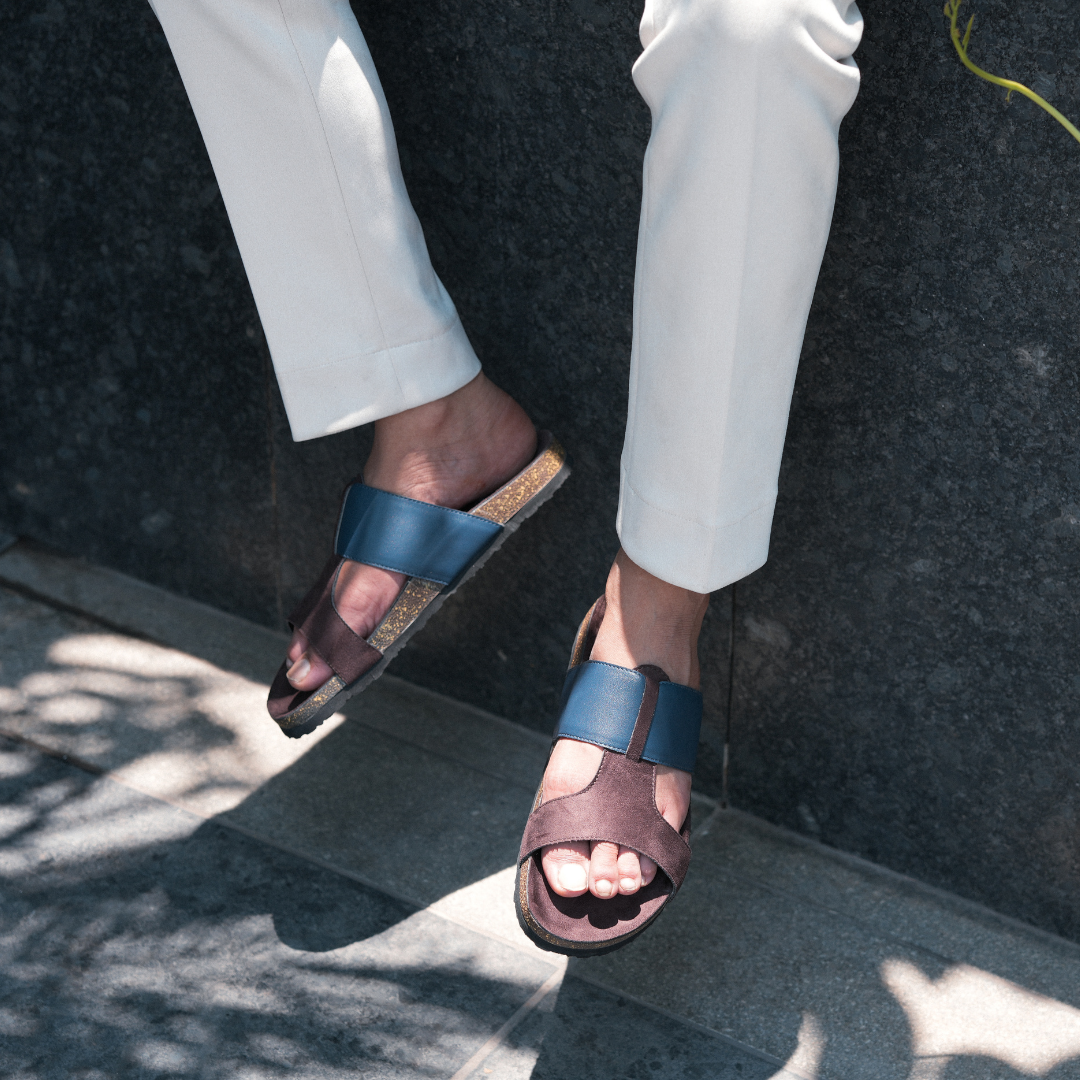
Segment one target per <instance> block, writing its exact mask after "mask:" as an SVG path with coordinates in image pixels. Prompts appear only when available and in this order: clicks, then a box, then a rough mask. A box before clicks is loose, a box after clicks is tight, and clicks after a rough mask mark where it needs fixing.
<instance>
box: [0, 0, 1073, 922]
mask: <svg viewBox="0 0 1080 1080" xmlns="http://www.w3.org/2000/svg"><path fill="white" fill-rule="evenodd" d="M638 6H639V5H629V4H622V3H616V2H615V0H520V2H519V0H504V2H502V3H500V4H492V3H489V2H487V0H475V2H467V0H431V2H428V3H424V4H420V3H407V2H404V0H398V2H396V3H392V4H391V3H387V2H385V0H362V2H360V3H358V4H357V12H358V15H359V17H360V20H361V25H362V26H363V27H364V29H365V32H366V33H367V36H368V40H369V43H370V45H371V49H372V52H373V54H374V56H375V59H376V62H377V63H378V64H379V65H380V71H381V74H382V79H383V82H384V85H385V88H386V92H387V96H388V98H389V101H390V105H391V110H392V112H393V115H394V118H395V123H396V126H397V131H398V136H399V141H400V146H401V154H402V161H403V167H404V171H405V174H406V179H407V181H408V184H409V187H410V191H411V192H412V195H413V199H414V202H415V204H416V207H417V210H418V212H419V214H420V217H421V220H422V222H423V224H424V227H425V231H426V234H427V237H428V243H429V246H430V249H431V252H432V258H433V260H434V262H435V265H436V267H437V269H438V270H439V272H440V273H441V274H442V276H443V278H444V280H445V282H446V284H447V286H448V287H449V289H450V291H451V293H452V294H453V296H454V298H455V300H456V301H457V303H458V306H459V309H460V310H461V313H462V316H463V319H464V321H465V324H466V326H467V328H468V330H469V333H470V335H471V336H472V338H473V340H474V342H475V344H476V346H477V349H478V351H479V353H480V355H481V358H482V359H483V361H484V363H485V366H486V367H487V369H488V371H489V373H490V374H491V375H492V377H493V378H494V379H495V380H496V381H498V382H499V383H501V384H502V385H503V386H505V387H506V388H507V389H508V390H509V391H510V392H512V393H513V394H514V395H515V396H517V397H518V398H519V399H520V400H521V401H522V402H523V403H524V404H525V405H526V407H527V408H528V409H529V410H530V412H531V413H532V415H533V416H534V417H535V419H536V420H537V422H538V423H539V424H541V425H543V426H548V427H551V428H552V429H554V430H555V431H556V432H557V433H558V434H559V435H560V437H561V438H562V439H563V440H564V441H565V442H566V444H567V445H568V446H569V447H570V449H571V451H572V453H573V455H574V457H575V460H576V466H577V468H576V472H575V474H574V477H573V478H572V480H571V482H570V483H569V484H568V485H567V487H566V488H565V489H564V490H563V492H562V493H560V496H559V497H558V498H557V499H556V500H554V501H553V502H552V503H551V504H549V506H548V507H546V508H545V509H544V510H543V511H542V512H541V513H540V514H539V515H538V516H537V518H536V519H535V520H534V522H532V523H531V525H530V528H529V529H527V530H524V531H523V532H522V534H520V536H519V537H518V538H516V539H515V541H514V542H513V545H512V546H509V545H508V547H507V549H506V550H505V553H504V554H502V555H500V556H499V557H498V558H497V559H495V560H493V561H492V563H491V564H490V565H489V567H488V569H486V570H485V571H484V573H483V574H482V575H480V577H478V578H477V579H476V580H475V581H474V582H472V583H470V585H469V586H468V587H467V588H466V589H465V590H463V591H462V593H461V595H460V596H459V597H457V598H455V600H454V601H452V602H451V603H450V604H448V605H447V607H446V608H444V610H443V612H442V613H441V614H440V617H439V619H438V620H437V621H436V622H434V623H433V624H432V625H431V627H429V628H428V629H427V630H426V631H425V633H424V635H423V636H422V637H420V638H418V639H417V641H416V642H415V643H414V644H413V645H412V646H410V648H409V649H408V650H407V651H406V652H405V653H404V654H402V656H401V658H400V660H398V661H397V662H396V663H395V667H394V670H395V671H396V672H397V673H398V674H401V675H404V676H405V677H407V678H410V679H413V680H415V681H417V682H421V683H424V684H425V685H429V686H433V687H435V688H437V689H441V690H444V691H446V692H448V693H450V694H452V695H454V696H456V697H459V698H462V699H465V700H469V701H473V702H475V703H477V704H479V705H482V706H484V707H486V708H489V709H492V710H493V711H495V712H498V713H501V714H503V715H507V716H510V717H513V718H515V719H518V720H521V721H523V722H525V723H529V724H532V725H534V726H539V727H546V726H547V725H548V723H549V722H550V714H551V711H552V708H553V705H554V701H555V697H556V691H557V687H558V685H559V682H560V678H561V675H560V672H561V668H562V667H563V665H564V664H565V657H566V653H567V650H568V647H569V643H570V639H571V637H572V633H573V627H574V625H575V623H576V621H577V619H578V618H579V616H580V614H581V613H582V611H583V610H584V608H585V607H586V606H587V604H588V603H589V602H590V601H591V599H592V598H593V597H594V596H595V595H596V594H597V592H598V591H599V590H600V588H601V586H602V582H603V577H604V572H605V569H606V566H607V564H608V562H609V561H610V558H611V556H612V554H613V553H614V550H615V547H616V539H615V535H614V528H613V524H614V512H615V503H616V482H617V466H618V456H619V450H620V443H621V427H622V413H623V409H624V403H625V386H626V376H627V368H628V356H629V345H630V315H631V295H632V274H633V261H634V245H635V239H636V235H635V234H636V224H637V201H638V198H639V194H640V179H639V173H640V161H641V154H642V151H643V149H644V145H645V141H646V139H647V137H648V113H647V110H646V109H645V107H644V105H643V104H642V103H641V102H640V100H639V99H638V97H637V95H636V92H635V90H634V88H633V85H632V83H631V81H630V78H629V68H630V65H631V64H632V62H633V59H634V57H635V56H636V54H637V51H638V46H637V41H636V16H637V14H638ZM863 10H864V12H865V14H866V17H867V38H866V41H865V43H864V45H863V47H862V49H861V50H860V53H859V56H858V59H859V62H860V65H861V67H862V69H863V76H864V86H863V91H862V93H861V95H860V98H859V100H858V102H857V103H856V106H855V108H854V110H853V112H852V114H851V116H850V117H849V118H848V120H847V121H846V123H845V126H844V129H843V134H842V177H841V187H840V192H839V196H838V203H837V213H836V220H835V225H834V230H833V238H832V241H831V245H830V248H829V252H828V254H827V256H826V260H825V266H824V268H823V273H822V279H821V283H820V288H819V291H818V296H817V300H816V302H815V306H814V311H813V313H812V315H811V320H810V327H809V333H808V337H807V346H806V350H805V353H804V359H803V364H802V368H801V371H800V376H799V381H798V385H797V389H796V397H795V404H794V409H793V412H792V418H791V426H790V430H789V437H788V447H787V452H786V455H785V463H784V468H783V472H782V476H781V485H780V487H781V494H780V501H779V505H778V509H777V518H776V529H775V535H774V543H773V553H772V557H771V560H770V562H769V564H768V566H766V567H765V568H764V569H763V570H762V571H760V572H759V573H757V574H755V575H754V576H753V577H752V578H751V579H749V580H748V581H746V582H744V583H741V584H740V585H739V586H738V587H737V589H736V590H735V596H734V597H732V595H731V590H728V591H726V592H725V593H724V594H721V595H719V596H717V598H716V599H715V601H714V604H713V609H712V612H711V613H710V616H709V619H708V623H707V626H706V633H705V638H704V643H703V659H704V662H705V663H704V667H705V678H706V686H705V689H706V696H707V706H708V707H707V714H708V715H707V719H706V725H705V732H704V740H703V749H702V757H701V764H700V766H699V776H698V778H697V782H698V784H699V786H701V787H702V788H703V789H704V790H706V791H708V792H710V793H713V794H716V793H718V792H719V787H720V760H721V749H722V744H723V738H724V731H725V727H726V724H727V721H728V716H727V702H728V693H727V690H728V685H727V680H728V671H729V660H730V653H731V634H730V629H731V626H732V622H731V613H732V608H733V601H734V615H735V619H734V624H733V625H734V631H735V634H734V660H735V663H734V672H735V693H734V708H733V713H732V716H731V723H732V732H733V762H732V773H731V796H732V799H733V801H734V802H735V803H736V804H737V805H739V806H742V807H744V808H747V809H750V810H753V811H754V812H756V813H759V814H762V815H764V816H765V817H768V818H770V819H771V820H774V821H777V822H780V823H782V824H784V825H787V826H790V827H792V828H795V829H799V830H801V831H803V832H806V833H808V834H810V835H813V836H816V837H819V838H820V839H822V840H824V841H825V842H827V843H830V844H834V845H836V846H839V847H842V848H845V849H847V850H850V851H855V852H858V853H860V854H863V855H867V856H869V857H871V858H874V859H877V860H879V861H881V862H883V863H885V864H887V865H889V866H892V867H895V868H896V869H899V870H903V871H906V872H909V873H911V874H914V875H915V876H918V877H921V878H923V879H925V880H929V881H932V882H934V883H936V884H939V885H942V886H944V887H946V888H950V889H953V890H956V891H959V892H961V893H963V894H965V895H968V896H972V897H974V898H976V899H980V900H983V901H985V902H987V903H990V904H992V905H994V906H996V907H998V908H999V909H1001V910H1004V911H1007V912H1009V913H1011V914H1014V915H1017V916H1019V917H1021V918H1025V919H1028V920H1029V921H1032V922H1035V923H1037V924H1039V925H1041V926H1045V927H1048V928H1050V929H1054V930H1057V931H1058V932H1061V933H1065V934H1068V935H1071V936H1073V937H1077V938H1080V903H1078V902H1077V901H1076V899H1075V897H1076V896H1077V895H1080V857H1078V854H1077V844H1078V826H1080V820H1078V816H1077V814H1078V810H1080V806H1078V780H1080V766H1077V765H1076V764H1074V763H1075V762H1076V760H1077V759H1078V758H1080V717H1078V709H1077V707H1076V704H1075V702H1076V699H1077V695H1078V692H1080V666H1078V665H1077V664H1076V662H1075V661H1074V660H1073V655H1074V650H1075V643H1076V641H1077V630H1078V628H1080V627H1078V622H1077V613H1078V611H1080V608H1078V606H1077V602H1076V600H1075V599H1074V596H1075V586H1076V567H1077V565H1078V564H1080V490H1078V489H1080V444H1078V442H1077V425H1078V422H1080V405H1078V402H1077V394H1076V387H1077V381H1076V375H1075V371H1076V365H1077V362H1078V360H1077V349H1076V345H1077V329H1078V327H1077V312H1076V300H1077V292H1076V287H1077V279H1076V259H1075V255H1074V250H1075V242H1076V232H1077V222H1078V221H1080V146H1078V145H1077V144H1076V143H1074V142H1072V141H1071V140H1070V139H1069V138H1068V136H1066V135H1065V134H1064V132H1062V131H1061V129H1060V128H1058V127H1057V126H1056V125H1054V124H1053V122H1052V121H1050V120H1049V119H1048V118H1046V117H1045V116H1044V115H1043V114H1041V113H1040V112H1039V111H1038V110H1037V109H1036V108H1035V107H1034V106H1031V105H1030V104H1028V103H1027V102H1025V101H1022V100H1014V101H1013V102H1011V103H1009V104H1006V102H1005V101H1004V95H1003V93H1001V92H999V91H997V90H995V89H992V88H990V87H988V86H986V85H984V84H982V83H979V82H978V81H977V80H975V79H974V78H973V77H972V76H970V75H968V74H967V73H965V72H964V71H963V70H962V69H961V68H960V67H959V64H958V61H957V60H956V58H955V56H954V55H953V54H952V53H951V52H950V46H949V43H948V39H947V37H946V32H945V20H944V19H943V18H942V16H941V14H940V6H939V5H938V4H937V2H936V0H935V2H929V0H927V2H926V3H922V2H920V0H903V2H901V0H866V2H865V3H864V4H863ZM972 10H975V11H977V13H978V22H977V28H976V32H975V38H974V42H973V54H974V55H976V56H977V57H978V59H979V60H980V62H983V63H985V64H986V66H988V67H990V68H991V69H993V70H1000V71H1002V72H1005V73H1008V74H1011V75H1013V76H1014V77H1017V78H1020V79H1026V80H1028V81H1029V82H1031V83H1032V84H1033V85H1034V86H1035V87H1036V89H1038V90H1039V91H1040V92H1041V93H1044V94H1045V95H1046V96H1048V97H1050V98H1052V100H1054V101H1055V103H1057V104H1058V105H1059V106H1060V107H1061V108H1063V109H1064V111H1065V112H1066V113H1071V114H1072V115H1073V116H1074V118H1075V116H1077V115H1078V114H1080V96H1078V89H1080V83H1078V81H1077V71H1078V68H1080V51H1078V49H1077V45H1076V42H1077V41H1078V40H1080V35H1078V30H1080V12H1077V11H1076V9H1075V6H1074V5H1072V4H1071V3H1069V2H1068V0H1055V2H1048V0H1047V2H1034V3H1025V4H1024V5H1018V4H1014V3H1011V2H1006V0H979V3H978V6H977V8H974V9H972ZM0 138H2V139H3V146H4V151H3V155H2V157H0V291H2V292H0V320H2V321H0V380H2V381H0V386H2V387H3V400H4V402H5V424H4V426H3V429H2V434H0V443H2V449H0V488H2V490H0V526H3V527H6V528H8V529H9V530H14V531H18V532H19V533H21V534H24V535H29V536H32V537H35V538H37V539H38V540H41V541H43V542H46V543H50V544H52V545H54V546H56V547H59V548H61V549H63V550H66V551H70V552H76V553H79V554H83V555H85V556H86V557H88V558H90V559H93V560H95V561H97V562H101V563H105V564H108V565H112V566H116V567H118V568H119V569H122V570H125V571H126V572H128V573H132V574H135V575H137V576H140V577H143V578H145V579H148V580H151V581H154V582H157V583H158V584H161V585H164V586H166V587H168V588H172V589H176V590H179V591H181V592H184V593H186V594H188V595H191V596H195V597H197V598H199V599H202V600H205V601H208V602H210V603H214V604H217V605H219V606H221V607H224V608H226V609H228V610H230V611H235V612H238V613H239V614H242V615H245V616H247V617H249V618H253V619H256V620H259V621H262V622H267V623H271V624H279V623H280V618H281V612H282V611H283V610H287V609H288V607H289V605H290V604H291V603H292V602H293V601H294V600H295V598H296V597H297V596H298V595H299V594H300V593H302V592H303V590H304V588H305V585H306V583H307V581H308V580H309V579H310V578H311V576H312V575H313V574H314V572H315V570H316V569H317V567H318V565H319V564H320V563H321V562H322V560H323V558H324V556H325V554H326V552H327V548H328V545H329V542H330V533H331V530H332V527H333V520H334V515H335V512H336V501H337V496H338V492H339V491H340V488H341V486H342V485H343V484H344V483H345V482H346V481H347V480H348V479H349V478H350V477H351V476H352V475H353V474H355V472H356V471H357V470H358V468H359V466H360V465H361V463H362V461H363V458H364V454H365V450H366V445H367V438H368V435H367V432H366V431H364V430H360V431H356V432H349V433H346V434H343V435H339V436H334V437H331V438H327V439H323V440H318V441H316V442H309V443H304V444H300V445H296V444H293V443H292V442H291V441H290V440H289V437H288V433H287V428H286V426H285V423H284V418H283V415H282V412H281V407H280V401H279V399H278V396H277V390H276V387H275V385H274V383H273V379H272V375H271V372H270V368H269V361H268V358H267V356H266V351H265V347H264V345H263V342H262V338H261V333H260V330H259V323H258V317H257V314H256V312H255V310H254V307H253V305H252V302H251V297H250V293H249V292H248V289H247V285H246V282H245V279H244V275H243V269H242V266H241V265H240V261H239V257H238V255H237V252H236V248H235V244H234V243H233V240H232V236H231V233H230V231H229V227H228V222H227V219H226V217H225V214H224V210H223V207H222V204H221V200H220V198H219V196H218V194H217V189H216V186H215V185H214V181H213V174H212V171H211V169H210V166H209V163H208V161H207V159H206V155H205V152H204V150H203V148H202V144H201V142H200V140H199V136H198V130H197V128H196V125H195V122H194V119H193V118H192V116H191V113H190V110H189V109H188V106H187V103H186V99H185V97H184V93H183V88H182V86H181V84H180V81H179V78H178V77H177V75H176V71H175V68H174V67H173V64H172V61H171V58H170V57H169V53H168V48H167V46H166V44H165V42H164V39H163V37H162V35H161V33H160V30H159V29H158V27H157V24H156V21H155V20H154V17H153V15H152V13H151V12H150V10H149V7H148V6H147V5H145V4H143V3H141V2H140V0H110V2H108V3H106V2H105V0H85V2H83V3H81V4H79V5H75V4H74V3H71V2H69V0H64V2H61V0H11V2H10V3H8V4H5V5H4V6H3V8H2V9H0Z"/></svg>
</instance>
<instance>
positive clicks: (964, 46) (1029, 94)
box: [945, 0, 1080, 142]
mask: <svg viewBox="0 0 1080 1080" xmlns="http://www.w3.org/2000/svg"><path fill="white" fill-rule="evenodd" d="M963 2H964V0H947V3H946V4H945V15H946V16H947V18H948V19H949V23H950V26H949V36H950V37H951V38H952V43H953V45H954V46H955V48H956V52H957V54H958V55H959V57H960V59H961V60H962V61H963V64H964V67H966V68H967V69H968V71H973V72H974V73H975V74H976V75H978V76H979V78H980V79H985V80H986V81H987V82H990V83H994V85H995V86H1003V87H1004V88H1005V89H1006V90H1008V91H1009V96H1010V97H1011V96H1012V94H1013V93H1014V92H1015V93H1017V94H1023V95H1024V97H1026V98H1030V99H1031V100H1032V101H1034V102H1035V104H1036V105H1038V106H1039V108H1040V109H1045V110H1046V111H1047V112H1048V113H1049V114H1050V115H1051V116H1052V117H1053V118H1054V119H1055V120H1056V121H1057V122H1058V123H1059V124H1060V125H1061V126H1062V127H1063V128H1064V129H1065V130H1066V131H1067V132H1068V133H1069V134H1070V135H1071V136H1072V137H1073V138H1074V139H1075V140H1076V141H1077V142H1080V130H1077V128H1076V126H1075V125H1074V124H1072V123H1070V122H1069V120H1067V119H1066V118H1065V117H1064V116H1062V115H1061V113H1059V112H1058V111H1057V109H1055V108H1054V106H1053V105H1051V104H1050V102H1049V101H1047V100H1045V99H1044V98H1041V97H1039V95H1038V94H1036V93H1035V91H1034V90H1029V89H1028V88H1027V87H1026V86H1024V84H1023V83H1018V82H1013V80H1012V79H1001V78H999V77H998V76H997V75H991V74H990V72H989V71H983V69H982V68H981V67H978V66H977V65H975V64H973V63H972V62H971V60H970V59H968V51H967V50H968V42H969V41H970V40H971V28H972V26H974V24H975V16H974V15H972V16H971V18H970V19H969V20H968V24H967V32H966V33H965V34H964V37H963V40H961V38H960V27H959V26H957V18H958V17H959V15H960V5H961V4H962V3H963Z"/></svg>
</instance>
